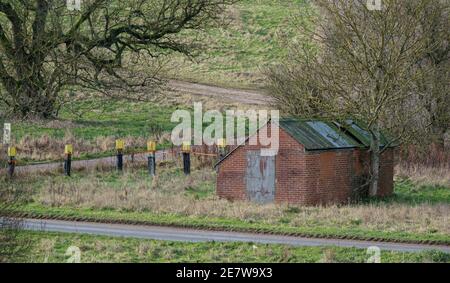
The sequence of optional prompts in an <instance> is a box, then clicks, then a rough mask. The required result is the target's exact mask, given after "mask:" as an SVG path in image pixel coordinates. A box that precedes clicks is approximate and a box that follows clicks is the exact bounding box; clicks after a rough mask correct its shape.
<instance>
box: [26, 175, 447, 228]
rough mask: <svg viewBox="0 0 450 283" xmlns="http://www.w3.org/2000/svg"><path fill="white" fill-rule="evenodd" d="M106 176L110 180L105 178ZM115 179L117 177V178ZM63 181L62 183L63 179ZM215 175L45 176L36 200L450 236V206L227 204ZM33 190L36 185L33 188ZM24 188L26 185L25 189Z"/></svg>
mask: <svg viewBox="0 0 450 283" xmlns="http://www.w3.org/2000/svg"><path fill="white" fill-rule="evenodd" d="M105 175H106V176H105ZM114 176H116V177H114ZM62 180H64V181H62ZM214 183H215V172H213V171H211V170H210V169H200V170H197V171H194V172H193V174H192V175H191V176H189V177H185V176H184V175H183V174H181V173H180V172H179V171H174V170H173V169H170V168H169V169H161V170H160V171H159V177H158V179H157V181H155V180H151V179H150V178H148V177H143V175H142V172H141V173H138V172H135V173H132V172H129V173H125V174H124V175H122V176H118V175H115V174H114V175H108V174H103V176H100V175H99V174H98V173H97V174H89V175H87V176H85V177H83V178H80V179H71V180H69V181H67V179H62V178H61V179H56V180H55V179H54V178H47V179H46V180H45V181H44V182H43V183H42V184H41V185H40V188H39V189H38V190H37V192H36V194H35V195H34V197H33V198H34V200H35V201H36V202H38V203H41V204H43V205H47V206H56V207H64V206H68V207H75V208H91V209H118V210H126V211H137V212H144V211H150V212H152V213H174V214H179V215H186V216H200V217H225V218H233V219H242V220H247V221H258V222H264V223H268V224H280V223H286V224H289V225H293V226H306V227H308V226H323V227H340V228H347V227H353V228H361V229H370V230H383V231H395V232H400V231H405V232H411V233H413V232H417V233H427V232H431V233H443V234H450V226H449V223H450V219H449V218H450V205H449V204H446V203H442V204H436V205H431V204H416V205H410V204H406V203H395V202H380V203H373V204H355V205H347V206H327V207H295V206H294V207H292V206H287V205H276V204H271V205H265V206H261V205H257V204H252V203H248V202H233V203H231V202H228V201H226V200H222V199H219V198H217V197H216V196H215V194H214ZM30 186H33V185H32V184H30ZM22 188H23V189H25V188H26V186H22Z"/></svg>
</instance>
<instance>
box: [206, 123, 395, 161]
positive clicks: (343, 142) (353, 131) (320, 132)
mask: <svg viewBox="0 0 450 283" xmlns="http://www.w3.org/2000/svg"><path fill="white" fill-rule="evenodd" d="M279 125H280V128H282V129H284V130H285V131H286V132H287V133H288V134H289V135H291V136H292V137H293V138H294V139H295V140H296V141H298V142H299V143H300V144H302V145H303V146H304V147H305V149H306V150H333V149H346V148H349V149H350V148H359V147H364V148H366V147H369V146H370V136H369V133H368V132H367V131H366V130H364V128H363V126H362V124H359V123H356V122H354V121H353V120H347V121H345V124H344V125H343V124H340V123H338V122H326V121H320V120H301V119H295V118H283V119H280V121H279ZM258 131H259V130H258ZM258 131H257V132H256V133H254V134H252V135H255V134H257V133H258ZM252 135H250V136H252ZM250 136H249V137H250ZM249 137H248V138H247V139H246V141H245V142H247V140H248V139H249ZM245 142H243V143H242V144H240V145H237V146H236V147H235V148H234V149H233V150H231V151H230V152H229V153H228V154H227V155H226V156H225V157H224V158H223V159H221V160H219V161H218V162H217V163H216V165H215V166H214V167H216V166H217V165H219V164H220V163H221V162H222V161H223V160H225V159H227V158H228V157H229V156H230V155H232V154H233V152H234V151H236V150H237V149H238V148H239V147H240V146H242V145H244V144H245ZM381 144H382V145H381V146H384V145H386V144H388V145H389V147H395V146H397V145H396V144H392V143H389V140H388V139H387V138H386V136H385V135H384V134H381Z"/></svg>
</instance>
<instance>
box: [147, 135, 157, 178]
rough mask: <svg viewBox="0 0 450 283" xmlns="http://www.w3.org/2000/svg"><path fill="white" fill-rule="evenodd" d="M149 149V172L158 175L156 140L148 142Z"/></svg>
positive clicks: (151, 174)
mask: <svg viewBox="0 0 450 283" xmlns="http://www.w3.org/2000/svg"><path fill="white" fill-rule="evenodd" d="M147 151H148V173H149V174H150V176H156V156H155V152H156V142H154V141H149V142H147Z"/></svg>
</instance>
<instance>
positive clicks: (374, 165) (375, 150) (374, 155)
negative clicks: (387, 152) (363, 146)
mask: <svg viewBox="0 0 450 283" xmlns="http://www.w3.org/2000/svg"><path fill="white" fill-rule="evenodd" d="M370 132H371V133H370V138H371V141H370V155H371V156H370V171H371V172H370V173H371V179H370V186H369V196H371V197H375V196H377V193H378V180H379V179H380V155H381V151H380V127H379V125H378V124H376V125H375V126H374V127H373V129H371V131H370Z"/></svg>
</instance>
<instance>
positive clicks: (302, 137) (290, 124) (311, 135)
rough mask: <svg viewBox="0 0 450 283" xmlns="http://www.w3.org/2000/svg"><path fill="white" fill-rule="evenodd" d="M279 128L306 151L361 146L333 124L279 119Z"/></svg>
mask: <svg viewBox="0 0 450 283" xmlns="http://www.w3.org/2000/svg"><path fill="white" fill-rule="evenodd" d="M279 124H280V127H281V128H282V129H284V130H285V131H286V132H288V133H289V134H290V135H291V136H292V137H293V138H294V139H295V140H297V141H298V142H299V143H301V144H302V145H303V146H304V147H305V149H306V150H325V149H342V148H356V147H361V146H362V145H361V144H360V143H359V142H358V141H357V140H355V139H354V138H352V137H351V136H350V135H349V134H347V133H345V132H344V131H342V130H341V129H339V128H338V127H337V126H336V125H335V124H334V123H332V122H326V121H319V120H300V119H293V118H284V119H280V122H279Z"/></svg>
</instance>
